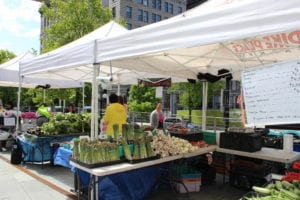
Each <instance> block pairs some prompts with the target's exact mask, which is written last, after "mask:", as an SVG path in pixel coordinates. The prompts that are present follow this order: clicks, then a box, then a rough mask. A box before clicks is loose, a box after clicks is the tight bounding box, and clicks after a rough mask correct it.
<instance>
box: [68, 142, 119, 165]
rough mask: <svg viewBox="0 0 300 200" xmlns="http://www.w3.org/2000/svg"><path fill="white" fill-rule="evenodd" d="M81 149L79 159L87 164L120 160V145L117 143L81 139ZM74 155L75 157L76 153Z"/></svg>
mask: <svg viewBox="0 0 300 200" xmlns="http://www.w3.org/2000/svg"><path fill="white" fill-rule="evenodd" d="M76 142H77V141H76ZM74 147H75V143H74ZM79 149H80V153H79V156H78V157H79V160H80V161H81V162H84V163H87V164H94V163H103V162H111V161H116V160H120V154H119V145H118V144H117V143H112V142H108V141H101V142H100V141H98V140H88V139H81V140H80V141H79ZM73 157H74V158H75V154H74V153H73Z"/></svg>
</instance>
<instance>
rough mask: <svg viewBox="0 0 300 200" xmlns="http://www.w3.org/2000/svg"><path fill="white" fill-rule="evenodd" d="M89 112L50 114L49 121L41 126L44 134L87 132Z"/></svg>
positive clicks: (88, 129) (88, 130) (89, 118)
mask: <svg viewBox="0 0 300 200" xmlns="http://www.w3.org/2000/svg"><path fill="white" fill-rule="evenodd" d="M90 123H91V114H90V113H84V114H77V113H75V114H74V113H65V114H64V113H57V114H56V115H54V116H51V117H50V119H49V122H47V123H44V124H43V125H42V126H41V131H42V132H43V133H44V134H45V135H68V134H76V133H89V132H90V130H91V129H90Z"/></svg>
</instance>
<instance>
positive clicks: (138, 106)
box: [128, 85, 160, 112]
mask: <svg viewBox="0 0 300 200" xmlns="http://www.w3.org/2000/svg"><path fill="white" fill-rule="evenodd" d="M159 100H160V99H158V98H156V97H155V88H154V87H144V86H141V85H132V86H131V87H130V91H129V102H128V107H129V110H130V111H134V112H151V111H152V110H153V109H154V108H155V102H157V101H159Z"/></svg>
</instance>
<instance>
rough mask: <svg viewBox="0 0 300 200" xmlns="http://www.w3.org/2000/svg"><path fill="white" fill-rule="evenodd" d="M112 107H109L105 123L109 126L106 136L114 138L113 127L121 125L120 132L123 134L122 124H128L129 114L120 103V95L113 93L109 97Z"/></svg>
mask: <svg viewBox="0 0 300 200" xmlns="http://www.w3.org/2000/svg"><path fill="white" fill-rule="evenodd" d="M109 102H110V105H109V106H107V108H106V110H105V114H104V116H103V120H104V123H106V125H107V129H106V135H107V136H111V137H113V136H114V131H113V125H114V124H118V125H119V132H120V133H122V124H126V119H127V114H126V111H125V108H124V106H123V105H122V104H120V103H119V102H118V95H116V94H115V93H112V94H111V95H110V96H109Z"/></svg>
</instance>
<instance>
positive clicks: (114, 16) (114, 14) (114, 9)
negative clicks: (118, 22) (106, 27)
mask: <svg viewBox="0 0 300 200" xmlns="http://www.w3.org/2000/svg"><path fill="white" fill-rule="evenodd" d="M112 15H113V18H116V7H113V8H112Z"/></svg>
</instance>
